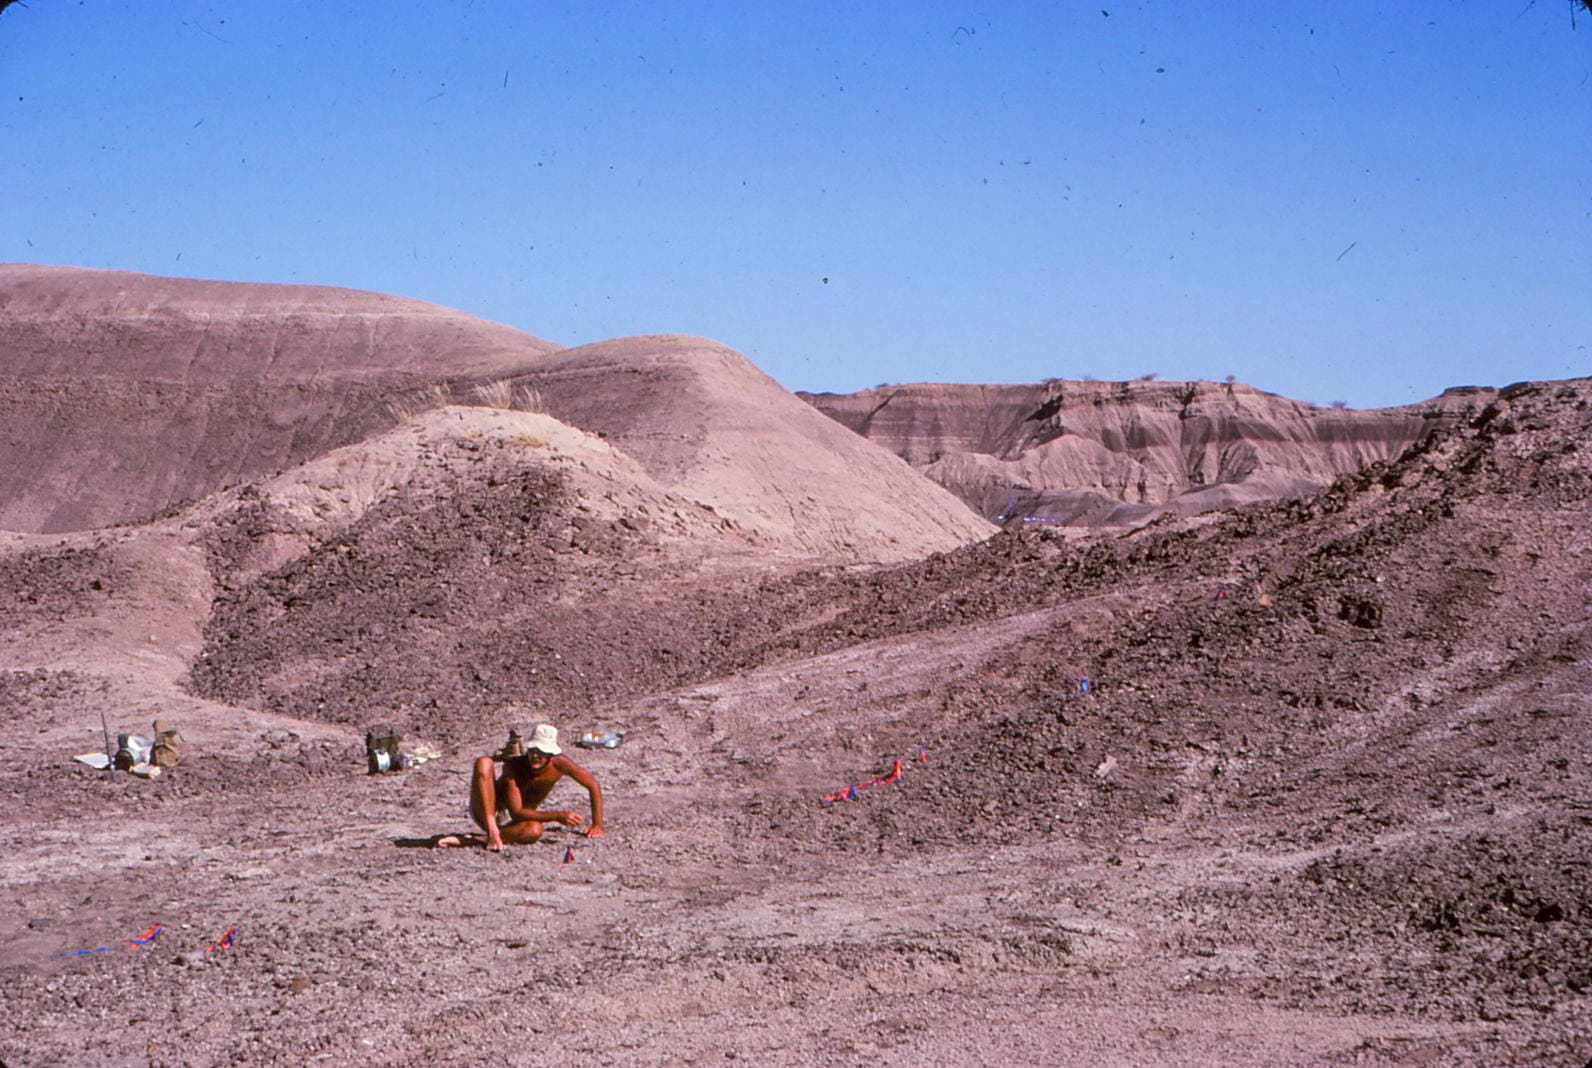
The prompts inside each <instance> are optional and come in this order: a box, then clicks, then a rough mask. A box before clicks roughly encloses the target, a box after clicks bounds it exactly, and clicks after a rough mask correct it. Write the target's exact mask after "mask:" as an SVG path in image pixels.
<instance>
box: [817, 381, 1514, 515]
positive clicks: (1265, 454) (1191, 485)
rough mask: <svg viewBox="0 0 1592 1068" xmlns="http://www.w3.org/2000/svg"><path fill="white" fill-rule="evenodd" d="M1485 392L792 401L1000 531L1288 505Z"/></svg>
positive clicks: (1034, 388) (1125, 387) (1229, 388)
mask: <svg viewBox="0 0 1592 1068" xmlns="http://www.w3.org/2000/svg"><path fill="white" fill-rule="evenodd" d="M1491 395H1492V391H1490V390H1483V389H1478V388H1474V387H1460V388H1457V389H1451V390H1448V391H1446V392H1445V393H1444V394H1443V395H1442V396H1441V397H1438V398H1435V399H1434V400H1431V401H1427V402H1425V403H1422V404H1416V405H1410V406H1407V407H1402V408H1386V409H1379V410H1371V411H1352V410H1348V409H1339V408H1318V407H1315V406H1314V405H1310V404H1305V403H1302V402H1299V401H1293V400H1288V399H1287V398H1285V397H1279V396H1277V395H1275V394H1271V393H1264V392H1261V391H1260V390H1256V389H1253V388H1252V387H1250V386H1246V385H1242V384H1237V383H1232V384H1223V383H1216V382H1074V381H1060V380H1052V381H1049V382H1045V383H1040V384H1033V385H939V384H928V385H906V386H883V387H880V388H877V389H870V390H864V391H862V392H860V393H846V394H836V393H812V394H810V393H802V394H799V396H801V397H802V398H803V399H805V400H806V401H807V402H808V403H810V404H812V405H813V406H814V407H815V408H817V409H818V410H819V411H821V412H823V413H824V414H825V415H827V416H829V417H830V418H832V419H834V420H835V421H836V422H839V423H840V424H841V425H843V426H846V427H848V428H849V429H851V430H853V431H855V432H856V433H858V434H861V435H862V436H863V437H866V438H867V439H868V440H870V441H872V442H875V443H876V444H879V445H882V446H883V447H885V448H886V449H889V450H890V451H891V452H894V453H895V454H896V455H898V456H900V457H901V458H902V459H904V460H906V461H907V462H908V463H909V464H911V465H912V466H913V467H915V468H917V469H918V470H920V471H922V472H923V473H924V474H925V475H927V476H928V477H929V478H931V479H933V480H934V481H936V482H938V483H939V484H940V485H942V486H945V487H946V488H947V489H949V490H950V491H951V492H953V493H955V494H956V495H957V496H958V497H960V498H961V499H962V500H963V501H965V502H966V503H967V504H968V506H969V507H970V508H972V509H973V510H974V511H976V512H978V513H979V514H981V515H983V516H985V517H987V518H989V519H991V520H992V521H995V522H999V523H1011V522H1019V523H1020V522H1025V521H1026V522H1048V523H1058V524H1065V525H1088V526H1093V525H1120V524H1132V523H1137V522H1142V521H1144V520H1146V519H1147V518H1149V517H1151V516H1154V515H1156V514H1158V513H1160V512H1164V511H1169V510H1170V511H1176V512H1180V513H1192V512H1199V511H1204V510H1206V509H1209V508H1215V507H1227V506H1232V505H1237V504H1244V503H1248V502H1251V501H1257V500H1272V499H1280V498H1286V497H1293V496H1298V495H1301V494H1304V493H1309V492H1311V491H1314V490H1317V489H1320V488H1321V487H1322V486H1325V485H1327V484H1328V483H1330V482H1332V481H1333V480H1334V479H1336V478H1337V477H1339V476H1340V475H1344V474H1348V473H1350V472H1353V471H1357V470H1359V469H1361V468H1363V467H1364V466H1365V465H1367V464H1369V463H1373V462H1376V461H1378V460H1386V459H1390V458H1393V457H1396V456H1398V455H1399V454H1400V453H1402V452H1403V451H1404V450H1405V449H1407V448H1409V447H1410V446H1411V445H1412V444H1414V443H1415V442H1417V441H1420V440H1422V439H1423V438H1424V437H1426V436H1427V435H1428V434H1430V433H1431V432H1432V430H1433V429H1435V428H1436V427H1437V426H1440V425H1443V424H1444V423H1445V422H1451V421H1452V420H1453V419H1455V418H1456V417H1458V415H1459V414H1461V413H1463V412H1465V411H1468V410H1470V409H1472V408H1474V407H1475V406H1476V405H1477V404H1479V403H1484V402H1485V401H1486V399H1487V398H1489V397H1490V396H1491Z"/></svg>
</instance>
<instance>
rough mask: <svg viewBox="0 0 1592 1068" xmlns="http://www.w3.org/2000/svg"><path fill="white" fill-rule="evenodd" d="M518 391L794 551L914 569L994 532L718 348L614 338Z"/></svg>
mask: <svg viewBox="0 0 1592 1068" xmlns="http://www.w3.org/2000/svg"><path fill="white" fill-rule="evenodd" d="M515 381H516V382H517V383H526V384H529V385H530V386H531V387H532V388H534V389H535V390H536V391H537V393H538V395H539V396H540V397H541V399H542V402H543V403H544V404H545V405H546V407H547V410H548V411H549V412H551V413H552V414H553V415H555V416H557V417H558V418H559V419H561V420H563V421H564V422H566V423H570V424H572V425H574V426H578V427H580V428H582V429H584V430H588V431H590V432H592V433H596V434H602V435H603V436H605V437H606V438H607V439H608V440H610V441H612V442H613V443H614V444H615V445H617V446H618V447H619V448H621V449H622V450H624V451H625V452H626V453H628V454H629V455H631V456H633V457H635V458H636V459H637V460H638V461H639V462H640V463H641V464H642V466H644V467H645V468H646V469H647V472H648V473H649V474H650V475H652V477H653V478H655V479H657V480H658V481H659V482H660V483H662V484H663V485H665V486H668V487H669V488H670V489H672V490H674V491H675V492H677V493H681V494H683V495H685V496H688V497H691V498H693V499H695V500H698V501H701V502H703V503H704V504H707V505H709V506H711V507H712V508H713V509H714V510H715V511H717V512H718V513H719V514H721V515H724V516H726V517H728V518H730V519H732V520H734V521H735V522H736V523H738V524H740V525H741V526H743V527H745V528H747V529H751V530H757V531H760V532H762V533H764V534H766V535H767V536H768V537H770V538H771V539H773V540H775V541H777V542H780V543H781V544H786V545H792V546H798V547H801V548H804V549H806V550H808V551H810V552H813V553H819V554H824V555H840V556H843V557H848V558H851V559H863V560H901V559H908V558H911V557H916V556H921V555H923V554H925V553H928V552H933V551H935V550H939V549H947V548H953V547H955V546H957V545H960V544H963V543H965V542H968V541H971V540H974V539H977V538H981V537H984V536H986V535H987V534H988V533H989V532H990V531H991V530H992V529H993V528H992V527H990V526H989V524H987V523H985V522H983V521H982V520H980V519H979V518H978V517H977V516H974V515H970V514H968V512H967V509H966V508H965V507H963V506H962V504H961V503H960V502H958V501H957V500H956V499H955V498H953V497H952V496H950V495H949V494H947V493H945V492H944V491H942V490H940V489H939V488H938V487H936V486H934V485H932V484H927V483H925V481H924V480H923V479H921V478H919V477H917V476H916V475H915V474H914V473H913V472H912V471H911V470H910V469H909V468H908V467H907V466H906V465H905V464H903V463H901V462H900V461H899V460H897V459H896V458H894V457H892V456H890V455H889V454H888V453H887V452H885V451H884V450H882V449H879V448H876V447H874V446H871V445H867V444H866V443H863V442H859V441H857V440H856V438H855V437H853V436H852V435H850V434H847V433H845V431H843V430H841V429H840V428H839V427H837V426H835V424H834V423H833V422H832V421H830V420H828V419H824V418H822V417H821V416H819V415H817V413H815V412H814V411H813V410H812V409H811V408H810V407H808V406H807V405H805V404H802V403H801V402H800V401H798V400H797V399H796V398H795V396H794V395H792V394H791V393H789V392H787V391H786V390H785V389H784V388H783V387H781V386H780V385H779V384H778V383H777V382H775V381H774V380H773V379H771V378H769V377H768V376H767V375H765V374H764V373H763V372H761V371H759V370H758V369H757V368H756V367H754V366H753V365H752V364H751V363H750V362H748V361H747V359H746V358H745V357H744V356H741V355H740V354H739V353H737V352H735V351H733V350H731V349H728V348H726V347H724V346H723V345H720V344H718V343H716V342H713V341H708V340H705V339H703V338H692V337H679V336H675V335H665V336H659V337H639V338H625V339H621V340H617V341H604V342H600V343H598V344H595V345H587V346H585V347H583V348H578V349H570V350H568V351H566V352H561V353H559V354H558V355H557V356H556V357H553V358H552V359H550V360H548V361H546V362H544V363H542V364H541V365H539V366H538V367H536V368H535V369H534V370H533V371H530V372H528V373H527V374H525V375H522V376H520V377H518V378H516V379H515Z"/></svg>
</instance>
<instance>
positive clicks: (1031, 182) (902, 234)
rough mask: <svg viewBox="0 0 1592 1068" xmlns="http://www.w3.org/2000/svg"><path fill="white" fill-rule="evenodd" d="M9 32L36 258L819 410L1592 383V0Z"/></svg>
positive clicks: (129, 24) (642, 7)
mask: <svg viewBox="0 0 1592 1068" xmlns="http://www.w3.org/2000/svg"><path fill="white" fill-rule="evenodd" d="M24 2H25V3H26V6H25V7H24V6H21V5H15V4H14V5H13V6H11V7H9V8H7V9H6V10H5V11H4V13H0V188H3V189H4V190H5V195H4V197H0V261H23V262H35V263H56V264H77V265H83V266H91V267H114V268H122V269H129V270H138V271H148V272H152V273H157V274H172V275H182V276H188V277H201V278H224V279H235V280H241V281H283V282H290V281H296V282H312V283H323V284H330V285H343V286H349V287H353V288H359V289H373V290H379V291H383V292H389V293H398V294H402V295H405V296H412V297H418V298H421V299H424V300H431V301H435V302H438V303H441V304H446V305H449V306H452V307H456V308H460V309H463V310H465V311H468V312H471V313H473V314H476V315H481V316H484V317H486V318H489V319H494V320H498V321H501V322H507V323H511V324H513V325H515V326H518V327H521V328H523V329H525V330H527V331H529V332H531V333H533V334H537V335H539V336H541V337H546V338H548V339H550V340H554V341H558V342H561V343H564V344H571V345H573V344H583V343H586V342H590V341H596V340H601V339H603V338H609V337H619V336H625V335H630V334H641V333H654V332H678V333H690V334H702V335H707V336H710V337H713V338H717V339H719V340H721V341H724V342H726V343H727V344H730V345H732V346H734V347H735V348H737V349H739V350H740V351H742V352H744V353H746V354H747V355H748V356H749V357H751V358H752V359H753V360H754V361H755V362H756V363H757V364H758V365H759V366H761V367H762V368H763V369H764V370H766V371H767V372H769V373H770V374H771V375H773V376H774V377H775V378H776V379H778V380H779V381H780V382H781V383H783V384H784V385H786V386H787V387H789V388H792V389H812V390H822V389H831V390H841V391H844V390H853V389H859V388H864V387H867V386H871V385H874V384H877V383H880V382H909V381H963V382H1014V381H1036V380H1038V379H1041V378H1046V377H1052V376H1059V377H1082V376H1084V375H1092V376H1095V377H1098V378H1129V377H1137V376H1139V375H1142V374H1146V373H1152V372H1153V373H1156V374H1158V375H1160V376H1161V377H1162V378H1168V379H1183V378H1211V379H1221V378H1223V377H1225V376H1227V375H1236V376H1237V377H1238V378H1239V379H1240V380H1243V381H1246V382H1250V383H1252V384H1254V385H1256V386H1259V387H1261V388H1263V389H1269V390H1272V391H1275V392H1279V393H1283V394H1286V395H1288V396H1293V397H1298V398H1300V399H1303V400H1310V401H1315V402H1317V403H1325V402H1327V401H1331V400H1346V401H1348V402H1349V403H1350V404H1352V405H1354V406H1356V407H1366V406H1375V405H1385V404H1398V403H1403V402H1406V401H1412V400H1416V399H1420V398H1423V397H1427V396H1431V395H1433V394H1435V393H1437V392H1439V391H1440V390H1442V389H1443V388H1444V387H1446V386H1449V385H1459V384H1472V383H1479V384H1503V383H1506V382H1510V381H1515V380H1518V379H1523V378H1562V377H1569V376H1572V375H1585V374H1592V349H1589V347H1588V346H1589V345H1592V296H1589V294H1592V73H1589V72H1592V13H1588V12H1586V11H1584V10H1582V11H1580V13H1579V15H1577V16H1576V18H1575V24H1574V26H1573V27H1572V13H1573V11H1574V10H1575V9H1574V8H1573V6H1572V5H1571V4H1569V3H1568V2H1567V0H1540V2H1535V3H1530V2H1527V0H1519V2H1517V3H1502V4H1499V3H1491V2H1487V3H1482V2H1475V3H1454V2H1448V0H1445V2H1442V3H1437V2H1431V3H1421V2H1400V3H1391V4H1367V3H1360V2H1356V0H1345V2H1342V3H1335V4H1331V5H1320V4H1312V5H1302V4H1301V5H1284V4H1275V3H1259V2H1256V3H1234V4H1201V5H1179V4H1173V3H1136V4H1116V3H1112V2H1111V0H1102V2H1100V3H1094V4H1072V3H1048V4H1025V3H1000V4H985V3H964V4H950V3H921V4H895V3H875V4H825V3H802V4H795V3H787V4H753V3H735V4H728V3H726V4H716V3H696V2H693V3H679V4H672V3H662V2H655V3H644V4H643V3H638V4H628V3H608V4H591V3H489V2H485V0H478V2H474V3H446V2H432V3H426V4H414V5H408V4H402V3H386V2H383V3H375V2H370V3H356V4H342V3H327V2H317V3H274V2H263V0H251V2H246V3H235V4H222V3H184V2H181V0H176V2H169V3H167V2H163V3H153V4H152V3H148V2H138V3H115V2H100V0H82V2H71V0H24Z"/></svg>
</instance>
